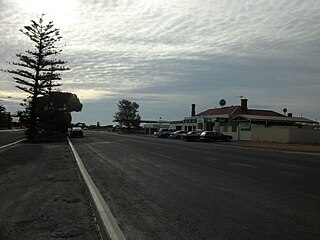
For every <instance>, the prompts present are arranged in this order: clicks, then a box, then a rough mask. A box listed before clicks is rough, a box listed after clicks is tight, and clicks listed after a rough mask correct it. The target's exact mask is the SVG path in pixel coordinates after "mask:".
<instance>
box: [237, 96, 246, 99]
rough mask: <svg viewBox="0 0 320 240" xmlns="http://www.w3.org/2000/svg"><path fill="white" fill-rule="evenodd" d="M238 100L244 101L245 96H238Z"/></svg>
mask: <svg viewBox="0 0 320 240" xmlns="http://www.w3.org/2000/svg"><path fill="white" fill-rule="evenodd" d="M237 97H238V98H240V99H242V98H245V96H237Z"/></svg>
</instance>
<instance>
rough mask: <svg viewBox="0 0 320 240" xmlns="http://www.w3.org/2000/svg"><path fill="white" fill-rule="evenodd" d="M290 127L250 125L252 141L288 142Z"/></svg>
mask: <svg viewBox="0 0 320 240" xmlns="http://www.w3.org/2000/svg"><path fill="white" fill-rule="evenodd" d="M289 131H290V128H286V127H267V128H266V127H264V126H257V125H252V141H256V142H259V141H260V142H278V143H289V142H290V140H289Z"/></svg>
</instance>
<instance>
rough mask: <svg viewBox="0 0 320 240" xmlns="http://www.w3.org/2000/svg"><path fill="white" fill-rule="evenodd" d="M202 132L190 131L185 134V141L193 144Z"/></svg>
mask: <svg viewBox="0 0 320 240" xmlns="http://www.w3.org/2000/svg"><path fill="white" fill-rule="evenodd" d="M201 133H202V130H197V131H191V132H188V133H187V136H186V140H187V141H189V142H194V141H197V140H199V139H200V134H201Z"/></svg>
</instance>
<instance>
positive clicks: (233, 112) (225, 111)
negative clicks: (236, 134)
mask: <svg viewBox="0 0 320 240" xmlns="http://www.w3.org/2000/svg"><path fill="white" fill-rule="evenodd" d="M240 114H248V115H262V116H275V117H284V115H282V114H280V113H277V112H274V111H271V110H258V109H247V110H246V111H245V110H244V109H243V108H242V107H241V106H230V107H222V108H213V109H208V110H206V111H204V112H201V113H199V114H197V115H196V116H199V117H201V116H209V115H210V116H212V115H213V116H214V115H228V117H230V118H233V117H236V116H238V115H240Z"/></svg>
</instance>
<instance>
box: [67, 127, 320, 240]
mask: <svg viewBox="0 0 320 240" xmlns="http://www.w3.org/2000/svg"><path fill="white" fill-rule="evenodd" d="M85 133H86V136H85V137H84V138H73V139H72V142H73V144H74V146H75V148H76V150H77V151H78V153H79V155H80V157H81V158H82V160H83V162H84V164H85V166H86V167H87V170H88V172H89V173H90V175H91V176H92V178H93V180H94V181H95V183H96V185H97V186H98V188H99V189H100V191H101V193H102V195H103V196H104V198H105V200H106V202H107V204H108V205H109V207H110V209H111V211H112V213H113V215H114V216H115V218H116V219H117V221H118V223H119V225H120V227H121V229H122V231H123V232H124V234H125V235H126V237H127V238H128V239H139V240H143V239H148V240H149V239H163V240H168V239H179V240H181V239H299V240H300V239H320V204H319V202H320V157H319V155H310V154H298V153H284V152H283V153H281V152H276V151H264V150H258V149H248V148H240V147H236V146H231V145H230V144H229V145H228V143H223V144H222V143H194V142H185V141H179V140H170V139H160V138H150V137H140V136H132V135H120V134H108V133H99V132H90V131H87V132H85Z"/></svg>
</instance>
